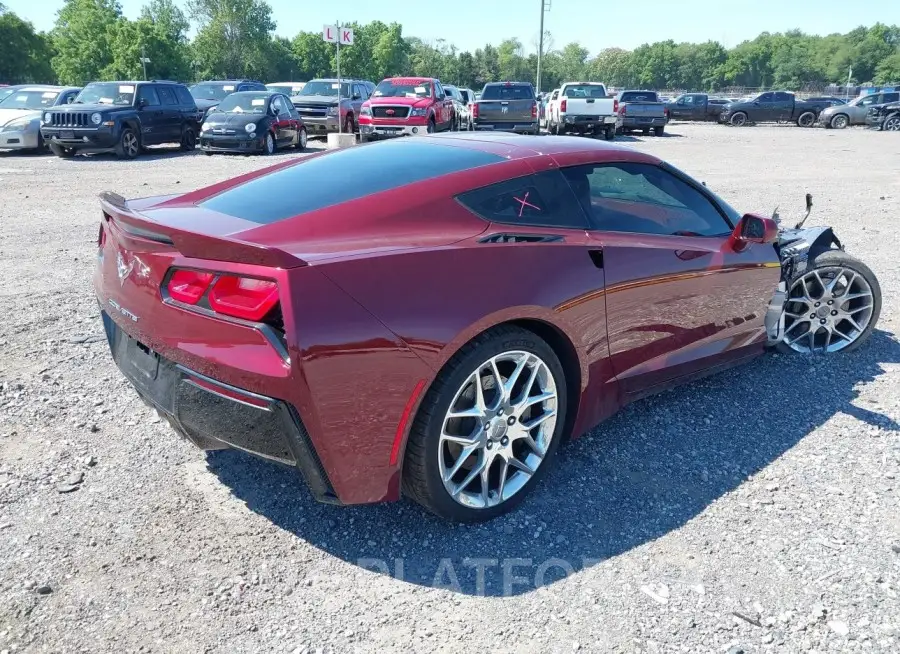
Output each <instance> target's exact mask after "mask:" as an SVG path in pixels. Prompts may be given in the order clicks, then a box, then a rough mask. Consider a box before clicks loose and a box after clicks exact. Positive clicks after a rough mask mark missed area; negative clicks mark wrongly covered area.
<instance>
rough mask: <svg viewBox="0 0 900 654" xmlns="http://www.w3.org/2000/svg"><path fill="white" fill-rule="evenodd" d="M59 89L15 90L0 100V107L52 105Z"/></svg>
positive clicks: (36, 107)
mask: <svg viewBox="0 0 900 654" xmlns="http://www.w3.org/2000/svg"><path fill="white" fill-rule="evenodd" d="M58 95H59V91H17V92H15V93H12V94H10V95H8V96H6V97H5V98H4V99H3V101H2V102H0V109H43V108H44V107H52V106H53V103H54V102H56V97H57V96H58Z"/></svg>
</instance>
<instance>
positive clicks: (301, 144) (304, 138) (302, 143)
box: [294, 127, 309, 150]
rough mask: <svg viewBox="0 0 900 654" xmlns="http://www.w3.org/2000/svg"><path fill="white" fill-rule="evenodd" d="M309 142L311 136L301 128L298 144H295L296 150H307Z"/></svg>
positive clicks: (298, 133)
mask: <svg viewBox="0 0 900 654" xmlns="http://www.w3.org/2000/svg"><path fill="white" fill-rule="evenodd" d="M308 142H309V136H308V135H307V133H306V128H305V127H301V128H300V131H299V132H297V142H296V143H295V144H294V148H296V149H297V150H305V149H306V144H307V143H308Z"/></svg>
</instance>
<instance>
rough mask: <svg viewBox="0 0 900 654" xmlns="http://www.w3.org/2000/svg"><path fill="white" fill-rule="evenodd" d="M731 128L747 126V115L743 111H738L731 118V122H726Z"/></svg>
mask: <svg viewBox="0 0 900 654" xmlns="http://www.w3.org/2000/svg"><path fill="white" fill-rule="evenodd" d="M728 122H729V123H730V124H731V126H732V127H743V126H744V125H746V124H747V114H745V113H744V112H743V111H738V112H737V113H736V114H734V115H733V116H732V117H731V120H729V121H728Z"/></svg>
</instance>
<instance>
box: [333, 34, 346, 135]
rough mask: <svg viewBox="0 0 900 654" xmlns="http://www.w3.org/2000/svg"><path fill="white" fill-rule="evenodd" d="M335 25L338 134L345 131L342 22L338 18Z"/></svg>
mask: <svg viewBox="0 0 900 654" xmlns="http://www.w3.org/2000/svg"><path fill="white" fill-rule="evenodd" d="M334 25H335V27H337V33H338V38H337V41H335V42H334V47H335V55H334V56H335V60H336V61H337V80H338V111H337V121H338V134H343V133H344V119H343V117H342V116H341V22H340V21H339V20H336V21H335V22H334Z"/></svg>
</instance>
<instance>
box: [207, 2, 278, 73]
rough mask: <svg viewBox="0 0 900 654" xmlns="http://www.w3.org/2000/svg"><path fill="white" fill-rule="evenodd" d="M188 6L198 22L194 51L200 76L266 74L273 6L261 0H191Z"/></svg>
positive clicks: (272, 23)
mask: <svg viewBox="0 0 900 654" xmlns="http://www.w3.org/2000/svg"><path fill="white" fill-rule="evenodd" d="M189 10H190V14H191V17H192V18H193V19H194V20H195V21H196V22H197V24H198V31H197V37H196V38H195V39H194V43H193V51H194V63H195V65H196V68H197V73H198V76H199V77H200V78H203V79H206V78H243V77H252V78H257V77H265V76H266V73H267V71H268V70H269V68H270V63H269V61H268V57H269V55H270V53H271V50H272V49H271V40H272V32H273V31H274V30H275V21H274V20H273V19H272V7H270V6H269V5H268V4H267V3H266V2H264V1H263V0H192V1H191V3H190V4H189Z"/></svg>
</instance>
